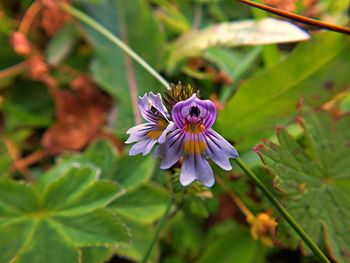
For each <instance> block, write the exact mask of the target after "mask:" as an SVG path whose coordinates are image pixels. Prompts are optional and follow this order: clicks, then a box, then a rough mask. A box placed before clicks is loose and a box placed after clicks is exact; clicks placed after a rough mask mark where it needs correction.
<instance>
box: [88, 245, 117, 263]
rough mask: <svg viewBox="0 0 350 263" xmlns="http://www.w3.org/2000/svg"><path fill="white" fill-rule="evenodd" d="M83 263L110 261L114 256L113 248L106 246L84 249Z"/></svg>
mask: <svg viewBox="0 0 350 263" xmlns="http://www.w3.org/2000/svg"><path fill="white" fill-rule="evenodd" d="M82 253H83V256H82V262H83V263H102V262H108V259H109V258H110V257H112V253H113V249H111V248H105V247H89V248H84V249H83V250H82Z"/></svg>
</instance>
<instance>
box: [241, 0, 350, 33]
mask: <svg viewBox="0 0 350 263" xmlns="http://www.w3.org/2000/svg"><path fill="white" fill-rule="evenodd" d="M238 1H239V2H241V3H244V4H247V5H250V6H254V7H256V8H259V9H262V10H265V11H267V12H270V13H273V14H276V15H279V16H282V17H286V18H289V19H292V20H294V21H297V22H300V23H304V24H307V25H311V26H315V27H319V28H324V29H328V30H331V31H335V32H339V33H343V34H347V35H350V28H348V27H343V26H338V25H335V24H332V23H327V22H323V21H319V20H315V19H311V18H308V17H305V16H302V15H297V14H294V13H291V12H287V11H284V10H281V9H278V8H274V7H271V6H267V5H263V4H260V3H256V2H253V1H250V0H238Z"/></svg>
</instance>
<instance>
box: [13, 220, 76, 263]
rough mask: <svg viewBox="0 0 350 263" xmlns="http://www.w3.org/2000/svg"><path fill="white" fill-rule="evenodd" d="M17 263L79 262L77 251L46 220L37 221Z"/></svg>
mask: <svg viewBox="0 0 350 263" xmlns="http://www.w3.org/2000/svg"><path fill="white" fill-rule="evenodd" d="M16 262H18V263H32V262H35V263H46V262H52V263H61V262H79V251H78V250H77V249H75V248H74V247H73V246H71V245H69V244H68V243H66V242H65V241H64V240H63V239H62V237H61V236H59V235H58V234H57V233H56V231H55V230H54V229H53V228H52V227H51V226H49V224H48V222H46V221H39V222H38V223H37V226H36V227H35V232H34V234H33V236H32V239H31V240H30V242H28V245H27V246H26V248H25V250H24V252H23V253H21V254H20V256H19V257H18V259H17V260H16Z"/></svg>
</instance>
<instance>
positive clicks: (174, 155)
mask: <svg viewBox="0 0 350 263" xmlns="http://www.w3.org/2000/svg"><path fill="white" fill-rule="evenodd" d="M171 87H172V89H173V90H175V91H173V92H172V95H169V96H168V103H167V104H168V105H167V106H168V108H169V109H167V107H166V106H165V105H164V104H163V100H162V97H161V94H160V93H158V94H157V95H155V94H153V93H152V92H149V93H146V94H145V95H144V96H143V97H139V108H140V112H141V115H142V117H143V118H144V119H145V120H146V121H147V123H143V124H140V125H137V126H135V127H132V128H130V129H129V130H128V131H127V133H128V134H129V135H130V136H129V138H128V140H127V141H126V143H135V144H134V145H133V146H132V147H131V149H130V151H129V154H130V155H137V154H141V153H142V154H143V155H147V154H149V153H150V151H151V150H152V148H153V146H155V145H156V144H158V147H157V148H156V150H155V152H154V156H156V157H159V158H161V165H160V168H161V169H169V168H171V167H172V166H174V165H175V164H176V163H177V162H179V161H180V162H181V163H182V169H181V174H180V183H181V184H182V185H184V186H187V185H189V184H191V183H192V182H193V181H195V180H199V181H201V182H202V183H203V185H205V186H207V187H211V186H213V184H214V182H215V179H214V174H213V170H212V168H211V167H210V165H209V162H208V160H207V159H211V160H212V161H214V162H215V163H216V164H217V165H218V166H220V167H221V168H222V169H224V170H226V171H229V170H231V169H232V166H231V164H230V161H229V159H230V158H237V157H238V153H237V151H236V150H235V148H234V147H233V146H232V145H231V144H230V143H229V142H227V141H226V140H225V139H224V138H223V137H222V136H221V135H220V134H218V133H217V132H215V131H214V130H213V129H212V126H213V124H214V122H215V119H216V108H215V104H214V103H213V102H212V101H210V100H201V99H200V98H199V97H198V93H197V92H194V91H193V89H191V87H190V86H188V87H187V89H188V90H189V91H190V92H183V91H181V90H182V89H186V87H183V86H182V85H181V84H179V85H177V86H175V85H172V86H171ZM176 94H178V95H177V96H176ZM179 94H183V95H184V94H185V95H184V96H179ZM170 101H173V103H170ZM170 113H171V114H170Z"/></svg>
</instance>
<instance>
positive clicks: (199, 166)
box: [180, 154, 215, 187]
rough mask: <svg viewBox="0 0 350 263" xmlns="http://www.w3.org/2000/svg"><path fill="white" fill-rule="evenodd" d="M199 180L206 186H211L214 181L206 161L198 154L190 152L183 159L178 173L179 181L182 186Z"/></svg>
mask: <svg viewBox="0 0 350 263" xmlns="http://www.w3.org/2000/svg"><path fill="white" fill-rule="evenodd" d="M194 180H199V181H201V182H202V183H203V185H205V186H207V187H211V186H213V184H214V182H215V178H214V174H213V170H212V169H211V167H210V165H209V163H208V161H207V160H206V159H205V158H204V157H203V156H202V155H200V154H190V155H187V156H186V157H185V159H184V162H183V164H182V168H181V174H180V183H181V184H182V185H183V186H186V185H189V184H191V183H192V182H193V181H194Z"/></svg>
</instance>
